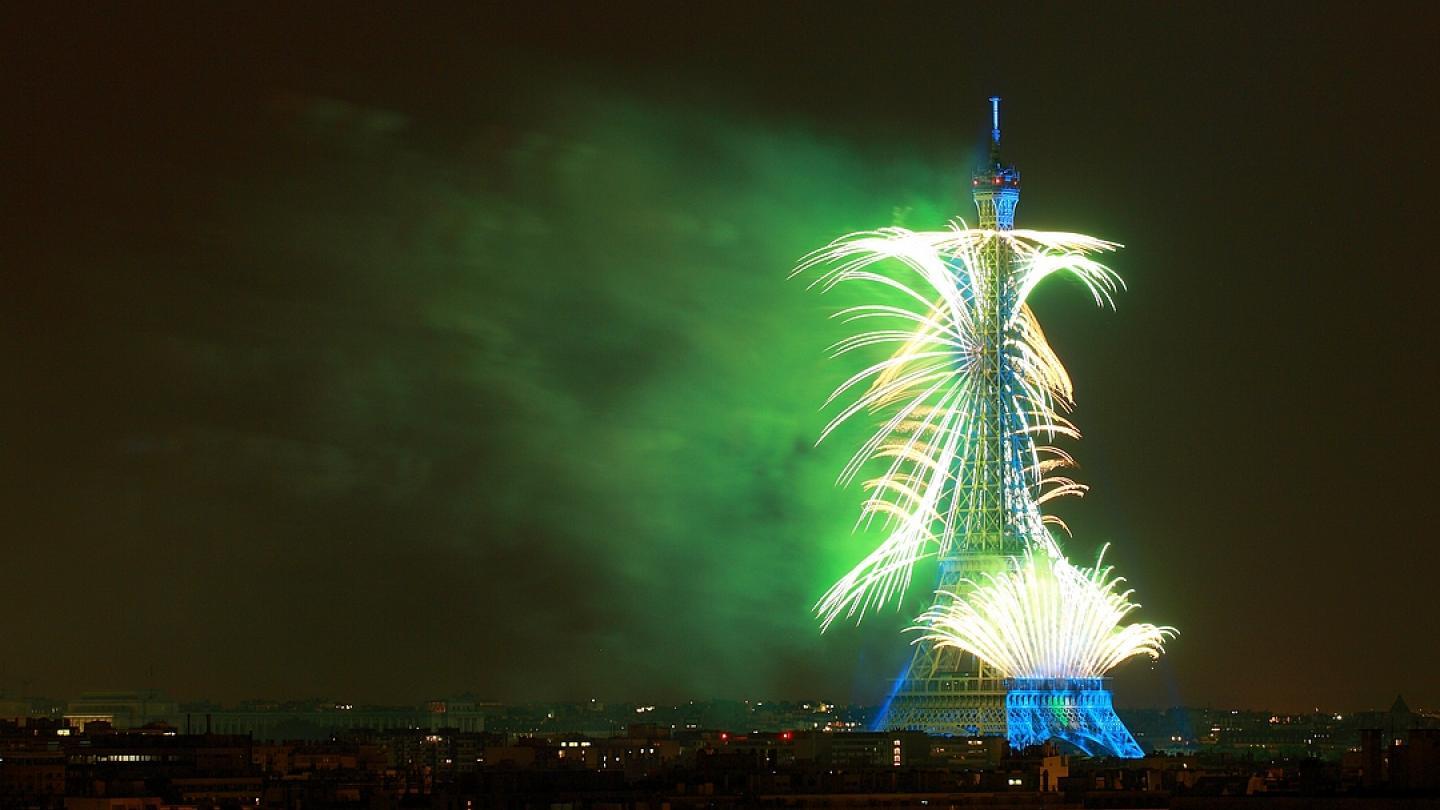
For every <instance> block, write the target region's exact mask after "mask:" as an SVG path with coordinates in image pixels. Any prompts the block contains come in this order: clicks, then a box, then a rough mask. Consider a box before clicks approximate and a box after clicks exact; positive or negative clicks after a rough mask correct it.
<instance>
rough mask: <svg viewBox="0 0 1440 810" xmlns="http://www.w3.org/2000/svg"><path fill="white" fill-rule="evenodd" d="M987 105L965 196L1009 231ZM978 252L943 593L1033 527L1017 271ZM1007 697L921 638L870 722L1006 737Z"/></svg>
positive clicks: (1011, 184)
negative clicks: (962, 440) (1017, 375)
mask: <svg viewBox="0 0 1440 810" xmlns="http://www.w3.org/2000/svg"><path fill="white" fill-rule="evenodd" d="M990 104H991V131H990V152H989V159H988V160H987V162H986V164H985V165H984V166H982V167H981V168H980V169H979V170H978V171H976V172H975V174H974V176H973V177H972V180H971V194H972V197H973V199H974V201H975V207H976V209H977V211H978V213H979V227H981V228H985V229H993V230H1000V231H1008V230H1011V229H1012V228H1014V227H1015V207H1016V206H1017V205H1018V204H1019V202H1020V172H1019V171H1017V170H1016V169H1015V167H1014V166H1008V165H1005V164H1004V163H1003V162H1002V161H1001V159H1000V99H999V98H998V97H992V98H991V99H990ZM983 251H984V253H983V254H982V256H981V257H980V258H981V261H980V262H979V264H980V266H982V267H983V268H985V270H986V271H987V272H986V273H985V277H986V278H985V282H986V283H983V284H981V285H978V286H977V288H976V289H974V290H972V293H973V294H974V295H977V296H984V302H983V306H981V307H979V308H978V309H979V310H980V311H981V312H983V313H984V317H982V318H980V319H978V320H977V322H976V323H975V329H976V333H977V336H979V337H980V338H981V340H980V344H981V345H982V346H984V347H985V349H984V352H985V356H984V357H983V358H982V361H981V363H980V365H979V368H980V374H979V375H977V376H978V381H979V384H981V385H983V386H984V390H985V395H984V396H983V397H982V398H981V400H982V402H983V406H982V407H983V411H982V413H981V414H979V417H980V418H977V419H976V420H974V422H973V423H972V427H971V435H970V436H969V437H968V438H969V441H967V444H966V447H967V452H966V453H965V454H964V455H962V456H961V457H960V458H959V459H958V460H957V469H956V470H955V486H956V492H957V493H959V494H958V495H957V497H963V498H964V499H965V504H964V508H963V510H962V513H961V514H962V517H963V519H962V521H961V526H962V527H963V529H962V532H961V533H960V536H958V537H957V538H956V542H955V543H952V544H950V546H949V547H948V548H946V549H944V550H943V551H942V554H941V557H940V560H939V582H938V584H937V590H940V591H945V592H950V593H954V592H956V590H957V589H959V588H963V587H964V581H965V580H966V579H972V580H973V579H977V578H979V577H981V576H983V575H984V574H986V573H999V572H1001V571H1002V570H1004V568H1005V566H1006V565H1007V561H1008V560H1009V559H1010V558H1012V557H1015V556H1017V555H1019V554H1022V553H1023V552H1024V550H1025V546H1026V541H1025V538H1026V537H1027V536H1028V535H1027V533H1028V532H1032V531H1034V530H1036V528H1037V527H1038V525H1039V515H1038V513H1036V511H1035V506H1034V501H1033V499H1032V498H1030V497H1029V496H1028V491H1027V488H1028V487H1029V483H1028V479H1027V475H1026V471H1025V460H1024V459H1025V458H1026V454H1027V453H1028V452H1029V442H1030V441H1031V439H1030V437H1029V436H1028V434H1027V433H1026V432H1025V430H1024V426H1023V425H1020V424H1018V423H1016V421H1015V420H1016V419H1017V417H1016V414H1015V412H1014V410H1013V409H1011V408H1006V407H1005V406H1004V403H1005V402H1006V401H1008V400H1009V399H1011V398H1012V397H1013V395H1014V390H1013V387H1014V386H1016V385H1017V384H1018V381H1017V380H1015V379H1014V377H1013V374H1011V373H1010V370H1011V369H1012V368H1013V364H1011V363H1009V362H1006V358H1005V357H1004V353H1005V352H1007V351H1011V348H1010V346H1009V345H1008V343H1007V341H1006V335H1005V323H1006V320H1007V319H1006V318H1005V316H1004V314H1003V313H1005V312H1007V311H1010V310H1011V309H1012V308H1013V307H1014V306H1015V301H1016V297H1017V295H1018V292H1019V291H1018V289H1017V280H1016V274H1015V273H1014V272H1013V261H1012V256H1011V255H1010V248H1009V247H1008V245H1007V243H1006V242H1005V240H1001V239H992V240H990V241H989V242H988V243H987V244H986V245H985V247H984V248H983ZM1039 530H1040V531H1043V528H1040V529H1039ZM1005 696H1006V689H1005V684H1004V679H1003V676H1001V675H1000V674H999V673H998V672H995V671H994V670H992V669H991V668H990V667H989V666H987V665H986V664H985V663H984V662H983V661H980V660H979V659H977V658H976V657H975V656H974V655H972V654H970V653H964V652H960V651H958V650H956V649H954V648H946V649H938V648H936V647H934V646H932V645H931V644H929V643H928V642H921V643H919V644H917V645H916V646H915V653H914V655H913V657H912V658H911V660H910V663H909V665H908V666H907V667H906V669H905V671H904V672H903V673H902V674H901V676H900V678H899V679H897V681H896V683H895V685H894V689H893V691H892V692H891V695H890V698H889V700H888V701H887V702H886V704H885V706H884V708H883V709H882V710H881V713H880V715H879V716H878V717H877V718H876V720H875V724H874V726H875V728H876V729H877V730H892V729H907V730H917V731H926V732H929V733H931V734H956V735H975V734H984V735H1003V734H1005V732H1006V705H1005Z"/></svg>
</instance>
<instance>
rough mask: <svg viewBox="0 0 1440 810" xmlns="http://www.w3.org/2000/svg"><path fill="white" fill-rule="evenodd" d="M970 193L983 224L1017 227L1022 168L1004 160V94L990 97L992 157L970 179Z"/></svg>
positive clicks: (1000, 228)
mask: <svg viewBox="0 0 1440 810" xmlns="http://www.w3.org/2000/svg"><path fill="white" fill-rule="evenodd" d="M970 194H971V196H972V197H973V198H974V200H975V208H976V210H977V211H978V212H979V214H980V227H982V228H995V229H997V230H1002V231H1008V230H1010V229H1011V228H1014V227H1015V206H1017V205H1019V204H1020V171H1019V170H1018V169H1016V168H1015V167H1014V166H1006V165H1005V164H1004V163H1002V162H1001V160H1000V97H999V96H991V97H990V157H989V160H988V161H987V162H986V163H985V164H984V165H983V166H981V167H979V168H978V169H976V170H975V174H974V175H972V176H971V178H970Z"/></svg>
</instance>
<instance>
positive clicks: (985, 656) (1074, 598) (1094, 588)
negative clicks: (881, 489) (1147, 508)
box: [912, 549, 1175, 678]
mask: <svg viewBox="0 0 1440 810" xmlns="http://www.w3.org/2000/svg"><path fill="white" fill-rule="evenodd" d="M1104 556H1105V551H1104V550H1103V549H1102V550H1101V552H1100V559H1099V560H1097V561H1096V563H1095V566H1094V567H1093V568H1080V567H1077V566H1074V565H1072V564H1071V563H1070V562H1069V561H1067V560H1066V559H1065V558H1063V557H1053V556H1050V555H1046V554H1034V553H1026V554H1025V556H1024V557H1022V558H1020V559H1019V560H1017V561H1016V562H1017V565H1016V566H1015V567H1014V568H1011V569H1010V570H1008V571H1005V572H1004V573H1001V574H998V575H996V574H990V575H986V576H985V577H984V578H983V579H981V580H978V581H977V580H966V581H965V584H966V585H968V586H969V587H968V589H967V590H966V591H965V592H964V595H963V597H962V596H960V595H957V594H954V593H950V594H945V593H942V597H946V598H948V601H947V602H941V603H937V604H936V605H935V607H932V608H931V609H930V610H928V611H926V613H925V614H924V615H923V616H921V617H920V622H919V624H918V626H916V627H914V628H912V629H913V630H919V631H921V632H924V633H925V635H923V636H922V637H921V638H920V639H919V641H920V642H930V643H933V644H935V645H936V646H938V647H956V648H959V649H962V650H966V651H969V652H972V653H974V654H975V655H976V656H978V657H979V658H980V659H981V660H983V661H985V663H987V664H989V665H990V666H992V667H995V668H996V669H997V670H999V671H1000V672H1001V673H1002V674H1004V676H1005V677H1007V678H1098V677H1102V676H1104V674H1105V673H1106V672H1109V671H1110V670H1111V669H1113V668H1114V667H1115V666H1116V665H1118V664H1119V663H1121V662H1122V661H1125V660H1127V659H1129V658H1133V657H1135V656H1139V655H1146V656H1149V657H1150V658H1152V659H1155V658H1159V657H1160V654H1161V653H1162V652H1164V649H1165V641H1166V639H1168V638H1170V637H1172V636H1174V635H1175V628H1173V627H1157V626H1155V625H1153V624H1144V623H1136V624H1129V625H1126V624H1124V623H1123V622H1124V620H1125V618H1126V616H1128V615H1129V614H1130V612H1131V611H1133V610H1135V609H1136V608H1138V607H1140V606H1139V605H1138V604H1136V603H1134V602H1131V601H1130V595H1131V593H1132V591H1129V590H1126V591H1121V590H1120V586H1121V585H1122V584H1123V583H1124V582H1125V580H1124V578H1122V577H1116V576H1112V574H1111V570H1112V569H1111V567H1108V566H1106V567H1101V566H1102V562H1103V560H1104ZM917 643H918V642H917Z"/></svg>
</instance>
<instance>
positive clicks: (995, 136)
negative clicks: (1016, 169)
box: [990, 96, 1000, 166]
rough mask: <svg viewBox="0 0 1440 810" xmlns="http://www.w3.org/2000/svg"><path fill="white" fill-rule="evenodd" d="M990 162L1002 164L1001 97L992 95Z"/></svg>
mask: <svg viewBox="0 0 1440 810" xmlns="http://www.w3.org/2000/svg"><path fill="white" fill-rule="evenodd" d="M990 163H991V165H994V166H999V165H1000V97H999V96H991V97H990Z"/></svg>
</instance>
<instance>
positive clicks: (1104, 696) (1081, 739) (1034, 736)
mask: <svg viewBox="0 0 1440 810" xmlns="http://www.w3.org/2000/svg"><path fill="white" fill-rule="evenodd" d="M1008 686H1009V691H1008V692H1007V694H1006V696H1005V719H1006V727H1007V734H1006V736H1007V738H1008V739H1009V742H1010V747H1011V748H1013V749H1015V750H1017V751H1018V750H1021V749H1024V748H1028V747H1030V746H1032V745H1040V744H1043V743H1045V742H1048V741H1050V740H1061V741H1063V742H1067V743H1069V744H1071V745H1073V746H1075V747H1076V748H1078V749H1080V750H1081V751H1082V752H1084V753H1086V754H1090V755H1092V756H1112V757H1124V758H1127V759H1138V758H1140V757H1143V756H1145V752H1144V751H1142V750H1140V745H1139V744H1138V743H1136V742H1135V737H1134V736H1132V735H1131V734H1130V730H1129V729H1127V728H1125V724H1124V723H1122V722H1120V717H1119V716H1118V715H1116V714H1115V707H1114V704H1113V701H1112V700H1111V697H1110V690H1109V689H1106V688H1105V683H1104V679H1103V678H1017V679H1015V680H1012V681H1009V682H1008Z"/></svg>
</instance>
